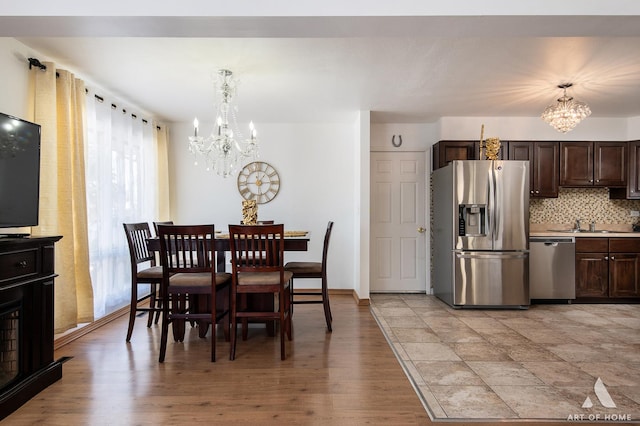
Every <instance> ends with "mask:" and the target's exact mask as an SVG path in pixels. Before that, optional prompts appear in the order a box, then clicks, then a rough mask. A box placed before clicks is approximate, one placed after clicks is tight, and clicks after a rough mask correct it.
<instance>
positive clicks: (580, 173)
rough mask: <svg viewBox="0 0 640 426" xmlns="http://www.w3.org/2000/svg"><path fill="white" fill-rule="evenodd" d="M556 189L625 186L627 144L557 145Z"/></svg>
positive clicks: (562, 143)
mask: <svg viewBox="0 0 640 426" xmlns="http://www.w3.org/2000/svg"><path fill="white" fill-rule="evenodd" d="M560 186H568V187H584V186H586V187H594V186H597V187H626V186H627V142H560Z"/></svg>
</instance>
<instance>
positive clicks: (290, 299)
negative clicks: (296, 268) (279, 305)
mask: <svg viewBox="0 0 640 426" xmlns="http://www.w3.org/2000/svg"><path fill="white" fill-rule="evenodd" d="M289 305H290V306H289V311H290V314H289V315H293V305H294V303H293V277H291V281H289Z"/></svg>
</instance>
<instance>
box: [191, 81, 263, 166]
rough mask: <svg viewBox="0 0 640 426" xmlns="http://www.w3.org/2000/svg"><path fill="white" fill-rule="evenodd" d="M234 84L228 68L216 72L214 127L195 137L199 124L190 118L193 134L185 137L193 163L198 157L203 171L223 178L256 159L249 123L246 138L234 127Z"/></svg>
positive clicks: (252, 133) (251, 123)
mask: <svg viewBox="0 0 640 426" xmlns="http://www.w3.org/2000/svg"><path fill="white" fill-rule="evenodd" d="M237 84H238V82H237V80H236V79H235V78H233V73H232V72H231V71H229V70H226V69H221V70H219V71H218V76H217V80H216V84H215V88H216V119H215V123H216V125H215V127H214V130H213V131H212V133H211V135H210V136H208V137H203V136H198V126H199V123H198V119H197V118H196V119H195V120H193V127H194V134H193V136H189V151H190V152H191V153H192V154H194V155H195V156H196V162H195V164H196V165H197V164H198V157H202V158H203V159H204V161H205V163H206V167H207V170H211V171H215V172H216V173H217V174H218V175H220V176H222V177H225V178H226V177H228V176H231V174H233V173H234V171H235V170H236V168H237V167H238V164H241V163H243V162H251V161H255V160H256V159H257V158H258V139H257V137H256V135H257V132H256V129H255V128H254V126H253V122H250V123H249V137H248V138H247V139H245V138H244V137H243V136H242V133H241V132H240V131H239V130H238V123H237V120H236V110H237V107H236V106H235V105H234V103H233V99H234V97H235V94H236V87H237Z"/></svg>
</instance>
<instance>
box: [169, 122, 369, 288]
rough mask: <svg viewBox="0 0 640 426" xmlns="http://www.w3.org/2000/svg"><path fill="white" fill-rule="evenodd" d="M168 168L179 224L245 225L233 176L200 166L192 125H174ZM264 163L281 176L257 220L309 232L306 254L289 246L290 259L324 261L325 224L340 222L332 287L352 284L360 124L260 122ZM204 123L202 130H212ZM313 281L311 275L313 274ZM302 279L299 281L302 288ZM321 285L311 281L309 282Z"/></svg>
mask: <svg viewBox="0 0 640 426" xmlns="http://www.w3.org/2000/svg"><path fill="white" fill-rule="evenodd" d="M169 127H170V138H169V139H170V142H169V162H170V164H169V174H170V181H171V187H170V191H171V194H170V197H171V219H172V220H174V221H175V222H176V223H183V224H188V223H204V222H209V223H214V224H215V225H216V228H217V229H221V230H223V231H224V230H226V229H227V226H228V224H230V223H239V222H240V220H241V218H242V215H241V208H242V206H241V202H242V197H241V196H240V194H239V193H238V190H237V183H236V178H235V177H229V178H226V179H224V178H222V177H220V176H217V175H216V174H214V173H212V172H207V171H206V170H205V169H204V167H202V166H201V165H198V166H194V157H193V156H192V155H191V154H189V151H188V148H187V138H188V136H189V135H191V133H192V132H193V128H192V126H191V124H187V123H173V124H171V125H170V126H169ZM256 127H257V130H258V137H259V139H260V158H259V160H260V161H265V162H267V163H269V164H271V165H272V166H273V167H274V168H275V169H276V170H277V171H278V174H279V175H280V180H281V184H280V192H279V193H278V195H277V196H276V197H275V198H274V199H273V200H272V201H271V202H269V203H267V204H262V205H259V206H258V220H260V219H265V220H267V219H273V220H275V221H276V222H282V223H284V224H285V228H286V229H289V230H308V231H310V238H311V241H310V245H309V251H308V252H300V253H294V252H288V253H287V255H286V257H287V261H291V260H309V261H319V260H320V259H321V258H322V244H323V239H324V232H325V229H326V227H327V222H328V221H329V220H332V221H334V222H335V224H334V227H333V232H332V236H331V246H330V250H329V283H330V287H331V288H338V289H354V288H355V284H354V282H353V279H354V264H355V261H354V256H355V253H356V250H355V247H356V246H357V244H358V242H357V241H354V232H353V230H354V228H355V227H356V226H357V225H356V220H355V216H354V205H355V201H354V200H355V198H356V189H355V188H356V185H355V181H356V176H357V175H356V169H355V168H354V164H355V163H357V160H356V158H355V155H356V146H357V144H356V143H357V141H358V138H357V132H358V130H357V127H356V123H352V124H333V123H329V124H258V123H256ZM211 128H212V126H211V124H205V123H202V124H201V125H200V131H201V132H205V134H207V133H209V132H210V129H211ZM310 281H311V280H310ZM303 285H304V283H300V284H299V285H298V286H299V287H302V286H303ZM318 285H319V283H313V282H310V283H309V286H316V287H317V286H318Z"/></svg>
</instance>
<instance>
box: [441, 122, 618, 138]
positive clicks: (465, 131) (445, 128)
mask: <svg viewBox="0 0 640 426" xmlns="http://www.w3.org/2000/svg"><path fill="white" fill-rule="evenodd" d="M628 122H629V120H627V119H626V118H595V117H588V118H586V119H585V120H584V121H583V122H582V123H579V124H578V125H577V126H576V128H575V129H573V130H571V131H570V132H568V133H565V134H562V133H560V132H558V131H556V130H555V129H554V128H553V127H551V126H549V125H548V124H547V123H545V122H544V121H542V119H541V118H539V117H443V118H441V119H440V120H439V125H440V136H439V139H440V140H443V139H451V140H468V139H480V127H481V125H482V124H484V137H485V138H488V137H498V138H500V139H501V140H553V141H570V140H574V141H580V140H584V141H597V140H611V141H626V140H629V137H628V131H627V128H628Z"/></svg>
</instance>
